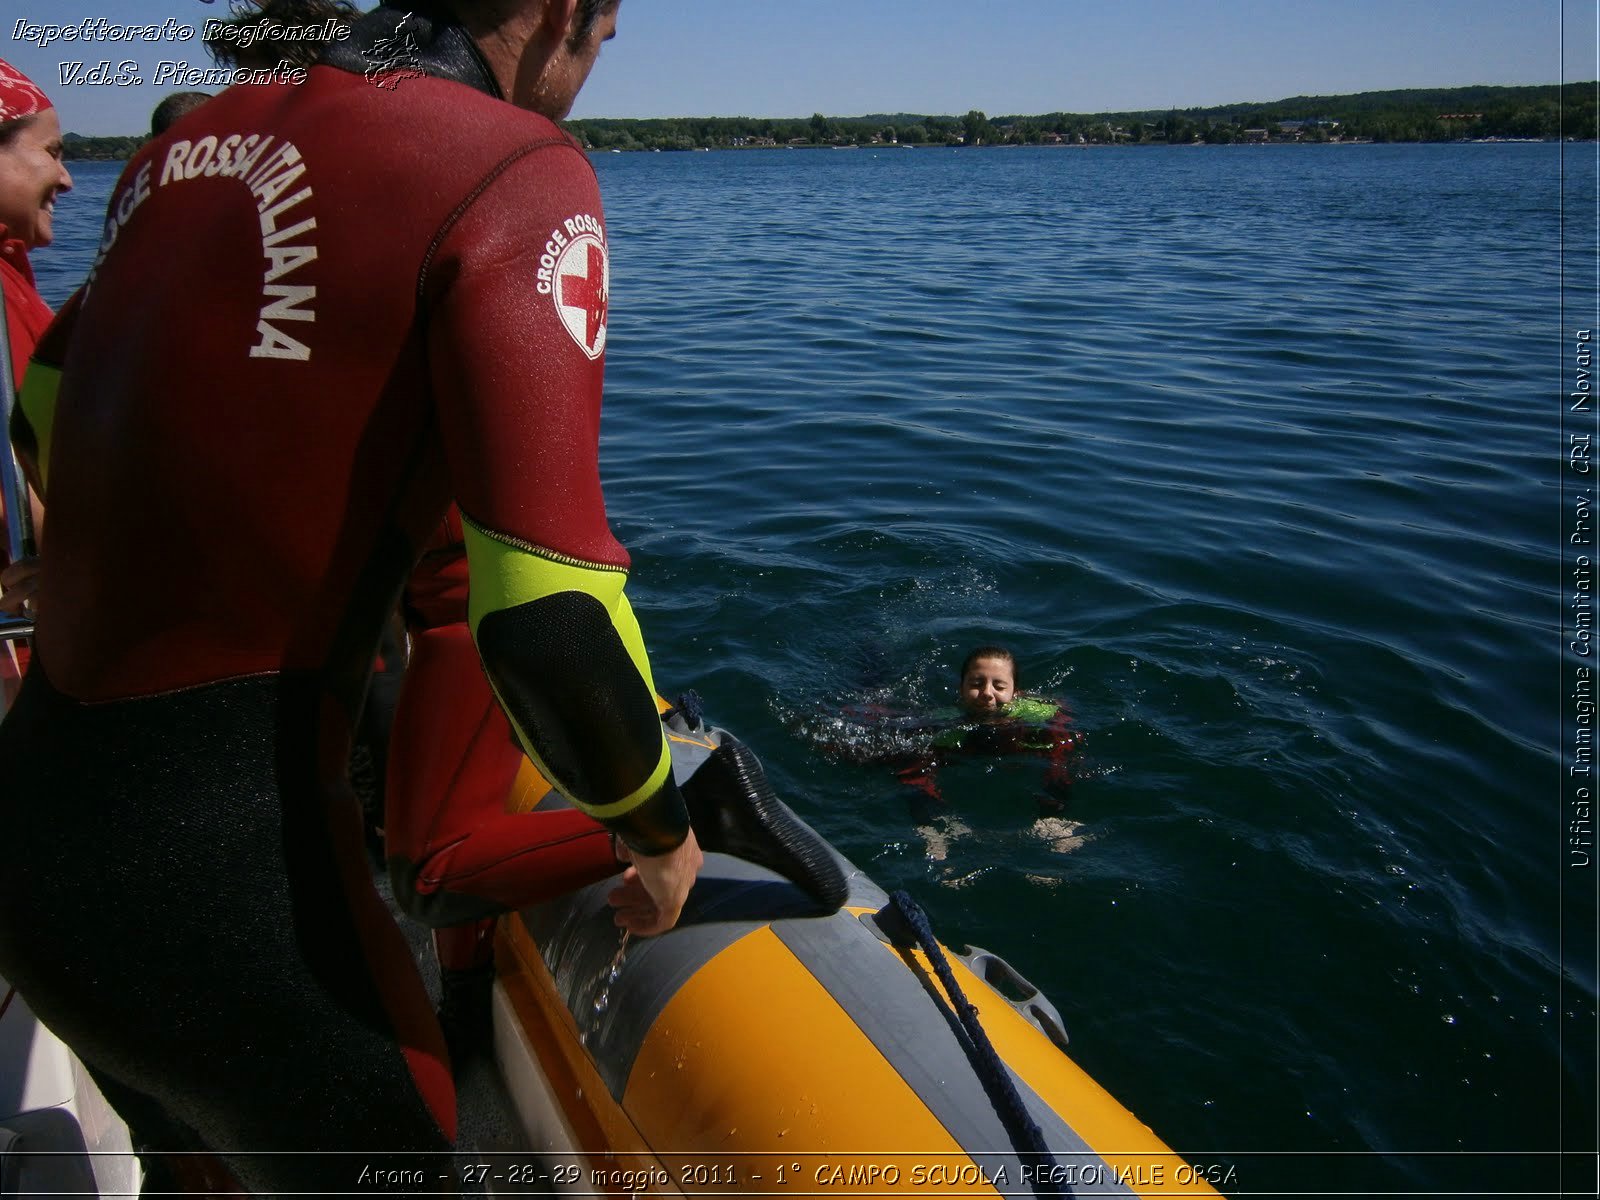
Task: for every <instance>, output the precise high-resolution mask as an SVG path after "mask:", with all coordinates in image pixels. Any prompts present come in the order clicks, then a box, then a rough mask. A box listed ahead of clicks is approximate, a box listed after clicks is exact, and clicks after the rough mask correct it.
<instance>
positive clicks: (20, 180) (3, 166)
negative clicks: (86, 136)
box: [0, 108, 72, 250]
mask: <svg viewBox="0 0 1600 1200" xmlns="http://www.w3.org/2000/svg"><path fill="white" fill-rule="evenodd" d="M18 125H19V126H20V127H19V128H18V129H16V130H15V131H14V132H12V133H11V136H10V137H8V138H7V139H6V140H5V142H4V143H3V144H0V224H4V225H5V227H6V233H7V234H8V236H10V237H14V238H20V239H21V240H22V242H23V244H24V245H25V246H27V247H28V249H30V250H32V249H34V248H35V247H38V246H48V245H49V244H50V241H51V239H52V238H53V237H54V236H55V229H54V226H53V225H52V214H53V213H54V210H55V203H56V197H57V196H58V195H60V194H61V193H62V192H65V191H69V190H71V188H72V176H71V175H69V174H68V173H67V168H66V166H65V164H63V163H62V161H61V151H62V146H61V121H60V119H59V118H58V117H57V116H56V110H55V109H53V108H47V109H45V110H44V111H43V112H41V113H35V114H34V115H33V116H31V117H24V118H23V119H22V120H21V121H20V122H18Z"/></svg>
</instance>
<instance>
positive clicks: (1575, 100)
mask: <svg viewBox="0 0 1600 1200" xmlns="http://www.w3.org/2000/svg"><path fill="white" fill-rule="evenodd" d="M1597 87H1600V85H1597V84H1596V83H1595V82H1594V81H1589V82H1583V83H1568V84H1553V83H1552V84H1538V85H1533V86H1528V87H1489V86H1472V87H1458V88H1410V89H1403V90H1398V91H1388V92H1358V93H1353V94H1350V95H1343V96H1295V97H1291V98H1289V99H1284V100H1275V101H1271V102H1265V103H1243V104H1229V105H1217V106H1213V107H1210V108H1187V109H1177V108H1173V109H1169V110H1167V111H1165V112H1162V111H1157V110H1150V111H1143V112H1111V113H1091V114H1084V113H1064V112H1056V113H1045V114H1041V115H1036V116H1002V117H994V118H990V117H989V116H987V115H986V114H984V113H982V112H980V111H978V110H976V109H974V110H972V111H971V112H968V113H967V114H966V115H965V116H953V115H926V114H917V113H874V114H868V115H866V116H860V117H828V116H824V115H823V114H822V113H813V114H812V115H811V116H810V117H804V118H802V117H783V118H776V117H647V118H645V117H641V118H632V117H586V118H579V119H576V120H569V121H567V122H565V127H566V129H567V130H568V131H569V132H570V133H571V134H572V135H573V136H574V137H575V138H577V139H578V141H579V142H580V143H582V144H583V146H584V147H585V149H588V150H593V151H606V150H622V151H636V150H760V149H781V148H785V147H788V148H793V149H797V150H798V149H827V148H830V147H835V148H839V149H845V148H849V147H862V148H866V147H872V146H889V147H896V146H907V145H909V146H913V147H916V148H918V149H923V148H929V147H943V146H974V147H987V146H993V145H1030V146H1039V145H1048V146H1062V147H1073V146H1078V147H1087V146H1129V145H1137V146H1147V145H1156V146H1160V145H1191V144H1205V145H1239V144H1245V145H1265V144H1277V143H1294V144H1299V145H1304V144H1308V143H1309V144H1355V145H1362V144H1367V143H1412V142H1438V143H1457V142H1471V143H1478V142H1543V141H1578V142H1589V141H1594V140H1595V138H1596V136H1597V134H1600V127H1597V125H1596V90H1597ZM63 140H64V141H65V143H66V156H67V157H68V158H69V159H73V160H75V161H95V160H97V159H98V160H107V159H126V158H129V157H131V156H132V155H133V154H134V153H135V152H137V150H138V149H139V147H140V146H142V145H143V144H144V143H145V141H146V140H148V138H147V137H146V135H144V134H132V135H127V136H123V137H84V136H81V135H79V134H76V133H68V134H66V135H65V137H64V139H63Z"/></svg>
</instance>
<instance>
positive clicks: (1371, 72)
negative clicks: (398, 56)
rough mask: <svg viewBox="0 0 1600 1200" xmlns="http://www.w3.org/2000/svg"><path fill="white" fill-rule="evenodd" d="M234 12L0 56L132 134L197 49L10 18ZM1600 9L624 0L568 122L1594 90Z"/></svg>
mask: <svg viewBox="0 0 1600 1200" xmlns="http://www.w3.org/2000/svg"><path fill="white" fill-rule="evenodd" d="M227 3H228V0H217V2H216V3H214V4H207V3H203V2H202V0H10V2H8V3H7V4H6V7H5V15H4V16H3V17H0V57H3V58H6V59H8V60H10V61H12V62H14V63H15V64H16V65H17V66H18V67H20V68H21V69H23V70H24V71H26V72H28V73H29V74H30V75H31V76H33V78H34V79H35V80H36V81H37V82H38V83H39V84H40V85H41V86H43V87H44V88H45V89H46V90H47V91H48V92H49V93H50V94H51V97H52V99H54V101H55V103H56V106H57V108H58V109H60V111H61V114H62V124H63V126H64V127H65V128H66V129H69V130H74V131H76V132H79V133H84V134H123V133H138V132H141V131H142V130H143V129H144V128H145V127H146V125H147V124H148V119H149V113H150V109H151V108H152V107H154V105H155V103H156V102H157V101H158V100H159V99H160V98H161V97H162V96H163V95H164V94H166V92H168V91H171V90H173V89H172V88H171V87H170V86H166V87H157V86H155V85H154V84H153V83H152V82H150V80H151V77H152V76H153V73H154V70H155V66H156V63H157V62H158V61H160V60H163V59H165V60H187V61H188V62H189V63H190V64H192V65H195V66H201V67H204V66H209V65H210V60H209V58H208V57H207V56H206V54H205V51H204V49H203V48H201V47H200V46H199V44H198V42H197V41H188V42H185V41H178V40H172V41H164V42H159V43H156V44H147V43H140V42H113V43H105V42H102V43H98V44H93V45H84V44H81V43H80V44H79V45H77V46H72V45H68V44H65V43H61V42H58V43H56V44H55V45H53V46H50V47H48V48H41V47H39V46H37V45H35V44H32V43H29V42H27V41H18V40H16V38H15V36H14V35H15V31H16V29H15V23H16V22H17V20H18V19H22V20H27V21H31V22H34V23H37V24H46V23H54V24H59V25H67V24H73V23H76V22H78V21H80V20H82V19H83V18H97V17H105V18H107V19H108V20H110V21H113V22H117V23H124V24H132V23H143V22H161V21H163V20H165V19H167V18H174V19H176V20H177V21H179V22H186V23H189V24H191V25H195V26H198V25H200V24H201V23H202V22H203V21H204V19H205V18H206V17H207V16H212V15H219V16H220V15H225V14H226V9H227ZM1563 8H1565V15H1566V29H1565V35H1564V36H1563V29H1562V13H1563ZM1596 9H1597V6H1596V0H1453V2H1451V3H1448V4H1441V3H1439V0H1327V2H1324V3H1317V4H1310V3H1304V2H1299V0H1276V2H1275V3H1269V2H1267V0H1232V2H1230V3H1228V4H1222V5H1212V4H1201V3H1197V2H1195V0H1109V2H1107V0H1097V2H1093V3H1088V2H1084V0H1002V2H1001V3H998V4H993V5H980V4H977V3H974V2H973V0H960V2H957V0H865V2H863V0H781V2H778V0H624V3H623V6H622V12H621V20H620V23H619V36H618V37H617V39H616V41H614V42H612V43H610V44H609V45H608V46H607V47H606V50H605V53H604V54H603V55H602V56H601V59H600V63H599V65H598V67H597V68H596V70H595V74H594V75H593V76H592V77H591V80H590V83H589V86H588V87H587V88H585V90H584V93H583V95H582V96H581V97H580V98H579V101H578V107H577V108H576V109H575V110H574V113H573V115H574V116H578V117H584V116H590V117H600V116H617V117H661V116H735V115H740V116H789V117H792V116H801V117H804V116H809V115H810V114H811V113H813V112H818V111H820V112H824V113H827V114H828V115H830V116H853V115H860V114H864V113H877V112H914V113H955V114H960V113H964V112H966V111H967V110H968V109H971V108H978V109H982V110H983V111H984V112H986V113H988V114H989V115H990V116H999V115H1002V114H1029V113H1043V112H1055V111H1066V112H1101V111H1112V110H1124V109H1163V108H1170V107H1177V108H1186V107H1190V106H1208V105H1215V104H1229V103H1234V102H1240V101H1252V100H1276V99H1281V98H1283V97H1286V96H1294V95H1302V94H1319V93H1320V94H1329V93H1344V92H1358V91H1371V90H1378V89H1387V88H1398V87H1451V86H1457V85H1463V84H1472V83H1489V84H1529V83H1554V82H1556V81H1557V80H1558V79H1560V78H1562V74H1563V68H1564V69H1565V77H1566V78H1567V79H1569V80H1580V79H1581V80H1591V79H1594V78H1595V77H1596V75H1597V73H1600V72H1597V67H1596V57H1597V53H1596ZM102 59H109V60H111V61H112V62H113V63H117V62H119V61H120V60H122V59H133V60H135V61H137V62H138V63H139V64H140V66H141V74H142V75H143V76H144V77H145V79H146V83H145V84H144V85H143V86H141V87H126V86H95V85H87V84H80V85H76V86H63V85H62V84H61V83H60V82H59V76H60V70H61V63H62V62H63V61H73V60H83V61H87V62H89V63H91V64H92V63H95V62H98V61H100V60H102ZM1563 59H1564V60H1565V61H1564V62H1563Z"/></svg>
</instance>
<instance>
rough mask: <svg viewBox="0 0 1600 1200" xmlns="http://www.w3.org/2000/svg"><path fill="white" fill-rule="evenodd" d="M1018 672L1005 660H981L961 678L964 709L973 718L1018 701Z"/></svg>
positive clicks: (976, 661)
mask: <svg viewBox="0 0 1600 1200" xmlns="http://www.w3.org/2000/svg"><path fill="white" fill-rule="evenodd" d="M1015 690H1016V670H1015V668H1013V667H1012V665H1011V663H1010V662H1009V661H1008V660H1006V659H1004V658H980V659H977V660H975V661H974V662H973V664H972V665H971V666H970V667H968V668H967V673H966V674H965V675H963V676H962V677H961V707H962V708H964V709H966V710H967V712H969V713H973V714H982V713H989V712H994V711H995V710H997V709H1001V708H1004V707H1005V706H1006V705H1007V704H1010V703H1011V701H1012V700H1013V699H1014V696H1013V695H1012V693H1013V692H1014V691H1015Z"/></svg>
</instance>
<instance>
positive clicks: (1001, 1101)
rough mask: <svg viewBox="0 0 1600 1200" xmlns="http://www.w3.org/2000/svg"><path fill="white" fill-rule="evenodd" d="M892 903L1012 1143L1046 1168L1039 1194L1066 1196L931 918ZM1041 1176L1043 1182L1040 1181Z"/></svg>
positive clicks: (898, 898) (911, 905)
mask: <svg viewBox="0 0 1600 1200" xmlns="http://www.w3.org/2000/svg"><path fill="white" fill-rule="evenodd" d="M889 903H891V904H892V905H894V907H895V908H896V909H898V910H899V912H900V915H901V916H902V917H903V918H905V922H906V924H907V925H909V926H911V930H912V932H913V933H915V934H916V937H917V944H918V945H919V946H921V947H922V952H923V953H924V954H926V955H927V956H928V961H929V962H930V963H932V964H933V970H934V974H936V975H937V976H938V977H939V982H940V983H942V984H943V985H944V990H945V994H946V995H948V996H949V997H950V1003H951V1005H952V1006H953V1007H954V1008H955V1011H956V1018H957V1020H959V1021H960V1022H961V1028H963V1029H964V1030H966V1032H967V1037H968V1038H969V1039H970V1040H971V1042H972V1051H973V1053H974V1054H975V1055H976V1058H977V1062H976V1063H975V1064H974V1065H975V1066H976V1067H977V1071H978V1079H979V1082H981V1083H982V1084H983V1090H984V1091H986V1092H988V1093H989V1101H990V1103H991V1104H993V1105H994V1107H995V1112H996V1113H997V1114H998V1115H999V1117H1000V1123H1001V1124H1002V1125H1004V1126H1005V1128H1006V1133H1007V1134H1009V1135H1010V1137H1011V1141H1012V1144H1013V1145H1015V1146H1016V1148H1017V1149H1018V1150H1019V1151H1022V1152H1023V1153H1025V1154H1027V1155H1029V1156H1031V1157H1032V1159H1033V1161H1034V1162H1035V1163H1036V1164H1037V1166H1038V1167H1041V1168H1044V1169H1043V1170H1036V1171H1035V1172H1034V1179H1033V1190H1034V1194H1035V1195H1038V1196H1060V1195H1062V1194H1063V1192H1062V1189H1061V1187H1059V1186H1057V1185H1056V1183H1055V1182H1054V1178H1055V1177H1056V1176H1058V1175H1059V1174H1060V1172H1059V1171H1057V1170H1055V1169H1054V1168H1055V1166H1056V1159H1055V1155H1054V1154H1053V1153H1052V1152H1051V1150H1050V1147H1049V1146H1048V1145H1046V1144H1045V1140H1044V1131H1043V1130H1042V1129H1040V1128H1039V1125H1038V1122H1036V1121H1035V1120H1034V1119H1033V1115H1032V1114H1031V1113H1029V1112H1028V1106H1027V1105H1026V1104H1024V1103H1023V1102H1022V1097H1021V1096H1020V1095H1018V1094H1017V1088H1016V1085H1015V1084H1014V1083H1012V1082H1011V1074H1010V1072H1008V1071H1007V1070H1006V1065H1005V1063H1004V1062H1002V1061H1001V1059H1000V1055H999V1054H997V1053H996V1052H995V1048H994V1045H993V1043H991V1042H990V1041H989V1035H988V1034H987V1033H985V1032H984V1031H983V1025H982V1024H981V1023H980V1022H979V1021H978V1010H977V1008H976V1006H974V1005H973V1004H972V1002H971V1001H969V1000H968V999H967V997H966V993H964V992H963V991H962V990H961V985H960V984H959V983H957V982H956V977H955V972H953V971H952V970H950V964H949V962H948V961H946V959H945V956H944V950H943V949H942V948H941V947H940V945H939V942H938V939H937V938H935V937H934V936H933V928H932V926H930V925H929V924H928V914H927V913H925V912H923V911H922V908H921V906H920V905H918V904H917V902H916V901H915V900H913V899H912V898H911V897H910V895H909V894H907V893H906V892H903V891H900V892H895V893H894V894H893V895H892V896H890V897H889ZM1041 1176H1043V1177H1044V1178H1040V1177H1041ZM1071 1193H1072V1189H1071V1188H1070V1187H1068V1188H1067V1189H1066V1194H1067V1195H1071Z"/></svg>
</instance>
